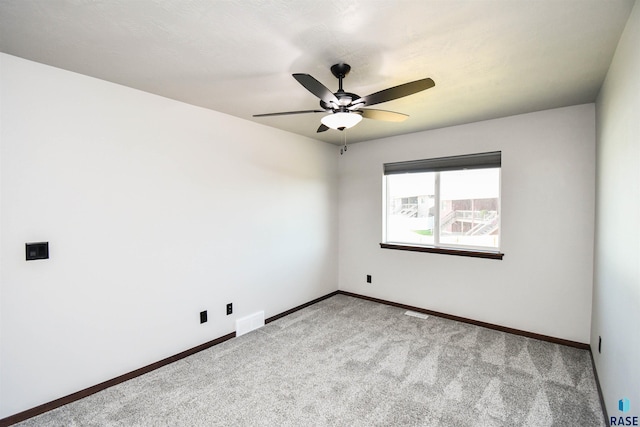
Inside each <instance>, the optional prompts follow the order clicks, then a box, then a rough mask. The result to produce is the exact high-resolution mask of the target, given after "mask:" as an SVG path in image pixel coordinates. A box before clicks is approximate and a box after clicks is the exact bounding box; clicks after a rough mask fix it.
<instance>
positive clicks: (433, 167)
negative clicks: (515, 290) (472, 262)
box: [380, 151, 504, 259]
mask: <svg viewBox="0 0 640 427" xmlns="http://www.w3.org/2000/svg"><path fill="white" fill-rule="evenodd" d="M491 168H499V174H498V192H499V193H498V221H499V223H498V229H499V230H500V238H499V240H498V247H497V248H488V247H479V246H473V245H456V244H442V243H441V242H440V233H441V230H440V209H441V203H442V201H441V199H440V192H441V189H440V184H441V183H440V173H439V172H444V171H456V170H458V171H459V170H467V169H491ZM420 172H437V173H436V174H435V177H434V199H435V201H434V216H433V218H434V219H433V229H434V233H433V236H434V239H433V240H434V241H433V244H419V243H410V242H395V241H393V242H390V241H389V240H388V238H387V220H388V209H389V198H388V197H389V195H388V183H387V176H389V175H395V174H405V173H420ZM501 232H502V152H501V151H492V152H486V153H474V154H466V155H461V156H448V157H438V158H431V159H422V160H411V161H404V162H395V163H385V164H383V179H382V243H380V247H381V248H382V249H396V250H405V251H413V252H429V253H439V254H447V255H459V256H469V257H476V258H489V259H503V257H504V254H503V253H502V252H501V246H502V233H501Z"/></svg>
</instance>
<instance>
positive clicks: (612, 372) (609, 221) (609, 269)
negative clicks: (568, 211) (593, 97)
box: [591, 2, 640, 416]
mask: <svg viewBox="0 0 640 427" xmlns="http://www.w3.org/2000/svg"><path fill="white" fill-rule="evenodd" d="M638 46H640V4H639V3H638V2H636V5H635V7H634V9H633V11H632V13H631V15H630V17H629V21H628V22H627V26H626V28H625V30H624V33H623V34H622V37H621V38H620V42H619V44H618V48H617V50H616V53H615V56H614V58H613V61H612V63H611V67H610V68H609V72H608V74H607V78H606V80H605V83H604V85H603V87H602V89H601V91H600V94H599V97H598V101H597V104H596V106H597V122H596V124H597V158H598V163H597V190H596V192H597V203H596V247H595V269H594V290H593V324H592V329H591V348H592V352H593V355H594V359H595V362H596V367H597V370H598V375H599V378H600V384H601V386H602V391H603V394H604V397H605V403H606V406H607V410H608V412H609V415H610V416H622V415H625V416H627V415H635V416H640V409H639V408H640V386H639V385H640V363H639V361H640V333H639V332H638V327H639V326H640V225H639V224H640V77H639V76H640V49H639V48H638ZM599 336H601V337H602V353H601V354H599V353H598V337H599ZM623 397H626V398H628V399H629V400H630V402H631V412H630V413H626V414H623V413H621V412H619V411H618V408H617V402H618V400H619V399H621V398H623Z"/></svg>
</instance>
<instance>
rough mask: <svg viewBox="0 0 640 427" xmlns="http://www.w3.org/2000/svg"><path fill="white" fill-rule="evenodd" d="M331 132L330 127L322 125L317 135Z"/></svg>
mask: <svg viewBox="0 0 640 427" xmlns="http://www.w3.org/2000/svg"><path fill="white" fill-rule="evenodd" d="M328 130H329V126H326V125H320V127H319V128H318V130H317V131H316V133H320V132H325V131H328Z"/></svg>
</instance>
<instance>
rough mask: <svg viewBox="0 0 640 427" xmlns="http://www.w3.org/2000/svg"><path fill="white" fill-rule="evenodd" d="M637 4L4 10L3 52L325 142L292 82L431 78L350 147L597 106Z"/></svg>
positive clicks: (41, 2)
mask: <svg viewBox="0 0 640 427" xmlns="http://www.w3.org/2000/svg"><path fill="white" fill-rule="evenodd" d="M633 4H634V0H417V1H413V0H403V1H401V0H339V1H335V0H295V1H292V0H287V1H285V0H234V1H231V0H225V1H222V0H189V1H185V0H180V1H178V0H173V1H170V0H164V1H161V0H102V1H99V0H75V1H70V0H69V1H65V0H29V1H26V0H0V51H2V52H5V53H8V54H12V55H16V56H19V57H23V58H26V59H30V60H34V61H37V62H41V63H44V64H49V65H53V66H55V67H59V68H63V69H67V70H71V71H75V72H78V73H82V74H86V75H89V76H93V77H97V78H100V79H104V80H108V81H111V82H115V83H119V84H122V85H125V86H130V87H133V88H137V89H140V90H143V91H147V92H151V93H155V94H158V95H162V96H165V97H169V98H173V99H176V100H180V101H183V102H186V103H189V104H193V105H198V106H202V107H205V108H210V109H212V110H216V111H220V112H223V113H227V114H230V115H233V116H237V117H242V118H245V119H247V120H252V121H255V122H258V123H263V124H265V125H269V126H273V127H276V128H280V129H283V130H286V131H290V132H294V133H297V134H300V135H305V136H309V137H312V138H317V139H320V140H323V141H327V142H332V143H337V144H340V143H341V142H342V137H343V134H342V133H341V132H339V131H334V130H330V131H327V132H324V133H320V134H317V133H316V129H317V128H318V126H319V124H320V118H321V117H322V114H305V115H295V116H278V117H268V118H253V117H252V115H253V114H259V113H269V112H278V111H292V110H310V109H316V108H317V107H318V106H319V105H318V100H317V98H315V97H314V96H313V95H312V94H311V93H310V92H308V91H307V90H306V89H305V88H304V87H302V86H301V85H300V84H299V83H298V82H296V81H295V80H294V79H293V78H292V77H291V74H292V73H308V74H311V75H312V76H314V77H315V78H316V79H318V80H319V81H321V82H322V83H323V84H324V85H326V86H327V87H328V88H329V89H331V90H332V91H335V90H336V89H337V80H336V79H335V78H334V77H333V75H332V74H331V72H330V70H329V67H330V66H331V65H333V64H335V63H338V62H346V63H348V64H350V65H351V66H352V70H351V73H350V74H349V75H348V76H347V78H346V79H345V81H344V88H345V90H347V91H348V92H355V93H357V94H359V95H361V96H363V95H367V94H370V93H373V92H377V91H379V90H381V89H385V88H387V87H390V86H395V85H398V84H402V83H405V82H408V81H412V80H417V79H421V78H424V77H431V78H432V79H433V80H434V81H435V83H436V86H435V87H434V88H432V89H429V90H427V91H424V92H420V93H418V94H415V95H412V96H409V97H406V98H402V99H398V100H394V101H390V102H387V103H384V104H379V105H377V106H375V108H380V109H386V110H392V111H398V112H401V113H405V114H409V115H410V117H409V119H408V120H406V121H405V122H402V123H391V122H379V121H373V120H368V119H365V120H363V121H362V122H361V123H360V124H358V125H357V126H356V127H354V128H352V129H350V130H348V131H347V137H348V141H349V142H357V141H363V140H369V139H377V138H382V137H386V136H391V135H398V134H404V133H410V132H416V131H421V130H426V129H433V128H439V127H444V126H451V125H455V124H461V123H468V122H474V121H478V120H486V119H491V118H496V117H504V116H509V115H513V114H520V113H526V112H531V111H538V110H543V109H548V108H555V107H562V106H568V105H576V104H582V103H588V102H593V101H594V100H595V98H596V96H597V93H598V90H599V88H600V86H601V84H602V82H603V79H604V77H605V74H606V71H607V69H608V67H609V64H610V62H611V58H612V57H613V53H614V51H615V47H616V45H617V42H618V39H619V37H620V34H621V33H622V30H623V29H624V25H625V24H626V21H627V18H628V16H629V13H630V12H631V8H632V7H633Z"/></svg>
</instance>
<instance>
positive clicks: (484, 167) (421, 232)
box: [381, 152, 502, 258]
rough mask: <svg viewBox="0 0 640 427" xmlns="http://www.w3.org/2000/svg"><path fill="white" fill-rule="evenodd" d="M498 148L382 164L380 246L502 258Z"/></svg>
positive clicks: (499, 155)
mask: <svg viewBox="0 0 640 427" xmlns="http://www.w3.org/2000/svg"><path fill="white" fill-rule="evenodd" d="M500 167H501V153H500V152H491V153H480V154H470V155H465V156H455V157H441V158H436V159H426V160H415V161H409V162H399V163H387V164H385V165H384V189H385V191H384V193H385V196H384V207H385V216H384V235H383V243H382V244H381V246H382V247H384V248H391V249H407V250H419V251H426V252H440V253H453V254H457V255H469V256H482V257H487V258H502V254H500V253H499V251H500Z"/></svg>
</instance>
